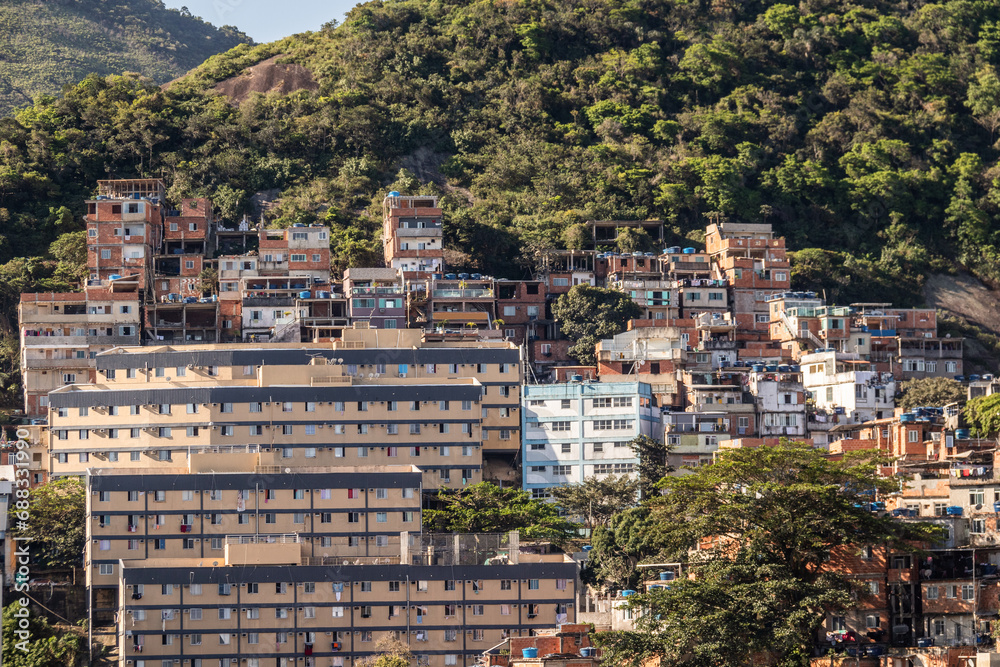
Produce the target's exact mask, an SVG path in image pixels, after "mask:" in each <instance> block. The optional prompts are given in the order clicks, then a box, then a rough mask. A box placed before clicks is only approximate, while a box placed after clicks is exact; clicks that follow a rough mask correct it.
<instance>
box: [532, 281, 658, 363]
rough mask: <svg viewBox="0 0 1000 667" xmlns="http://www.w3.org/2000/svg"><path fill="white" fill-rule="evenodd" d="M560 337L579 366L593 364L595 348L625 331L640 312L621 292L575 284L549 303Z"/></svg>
mask: <svg viewBox="0 0 1000 667" xmlns="http://www.w3.org/2000/svg"><path fill="white" fill-rule="evenodd" d="M552 314H553V315H555V318H556V319H557V320H559V326H560V328H561V329H562V332H563V334H565V335H566V337H567V338H569V339H570V340H571V341H573V343H574V344H573V346H572V347H570V350H569V353H570V354H571V355H573V357H574V358H576V359H577V361H579V362H580V363H581V364H593V363H594V360H595V357H594V346H595V345H597V342H598V341H599V340H601V339H604V338H611V337H612V336H614V335H615V334H619V333H621V332H622V331H625V329H626V327H627V325H628V321H629V320H630V319H632V318H635V317H639V315H641V314H642V310H641V309H640V308H639V306H637V305H636V304H635V302H634V301H632V299H630V298H629V296H628V295H627V294H625V293H624V292H619V291H618V290H614V289H605V288H603V287H591V286H590V285H574V286H573V287H571V288H570V290H569V292H567V293H566V294H563V295H561V296H560V297H559V298H558V299H557V300H556V302H555V303H554V304H552Z"/></svg>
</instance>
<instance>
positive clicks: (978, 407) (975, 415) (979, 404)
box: [962, 394, 1000, 438]
mask: <svg viewBox="0 0 1000 667" xmlns="http://www.w3.org/2000/svg"><path fill="white" fill-rule="evenodd" d="M962 416H963V417H964V418H965V422H966V423H967V424H968V425H969V426H970V427H971V428H972V430H973V431H974V432H975V434H976V436H977V437H980V438H988V437H990V436H991V435H993V434H994V433H1000V394H992V395H990V396H977V397H976V398H974V399H972V400H971V401H969V402H968V403H966V404H965V408H964V409H963V410H962Z"/></svg>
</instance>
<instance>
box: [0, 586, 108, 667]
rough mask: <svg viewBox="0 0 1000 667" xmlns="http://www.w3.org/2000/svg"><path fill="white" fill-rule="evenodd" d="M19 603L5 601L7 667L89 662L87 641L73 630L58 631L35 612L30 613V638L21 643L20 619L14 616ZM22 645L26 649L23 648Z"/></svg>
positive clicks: (78, 666) (68, 665)
mask: <svg viewBox="0 0 1000 667" xmlns="http://www.w3.org/2000/svg"><path fill="white" fill-rule="evenodd" d="M21 609H22V607H21V605H20V604H17V603H15V602H11V601H10V600H5V601H4V607H3V664H4V667H82V665H86V664H87V660H88V657H89V656H88V654H87V642H86V639H84V637H82V636H80V635H78V634H74V633H72V632H58V631H57V630H56V629H55V628H53V627H52V626H51V625H50V624H49V622H48V621H47V620H45V618H44V617H41V616H39V615H38V614H37V613H36V612H35V611H30V615H29V616H28V628H27V629H28V631H29V632H30V633H31V639H30V640H28V641H26V642H24V643H23V644H22V643H20V642H21V638H20V637H18V635H17V634H16V632H15V631H16V630H17V629H18V626H19V621H20V619H19V618H17V617H16V616H15V613H17V612H18V611H19V610H21ZM22 647H23V648H25V649H27V650H21V649H22Z"/></svg>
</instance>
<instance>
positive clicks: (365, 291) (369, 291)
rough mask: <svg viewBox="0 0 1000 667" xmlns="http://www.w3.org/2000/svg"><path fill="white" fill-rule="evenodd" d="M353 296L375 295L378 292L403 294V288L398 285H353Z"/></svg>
mask: <svg viewBox="0 0 1000 667" xmlns="http://www.w3.org/2000/svg"><path fill="white" fill-rule="evenodd" d="M351 294H352V295H353V296H366V295H368V296H375V295H378V294H403V288H402V287H399V286H397V285H393V286H392V287H352V288H351Z"/></svg>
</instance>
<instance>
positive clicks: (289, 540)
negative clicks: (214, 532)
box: [226, 533, 302, 544]
mask: <svg viewBox="0 0 1000 667" xmlns="http://www.w3.org/2000/svg"><path fill="white" fill-rule="evenodd" d="M301 543H302V538H300V537H299V535H298V533H283V534H274V535H226V544H301Z"/></svg>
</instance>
